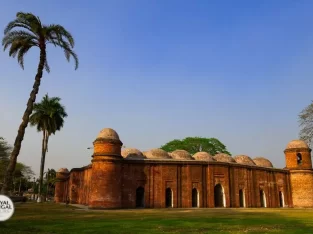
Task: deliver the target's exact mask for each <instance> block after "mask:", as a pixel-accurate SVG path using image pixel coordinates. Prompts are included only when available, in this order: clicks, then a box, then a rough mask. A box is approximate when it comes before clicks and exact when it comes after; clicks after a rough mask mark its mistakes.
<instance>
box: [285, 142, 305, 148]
mask: <svg viewBox="0 0 313 234" xmlns="http://www.w3.org/2000/svg"><path fill="white" fill-rule="evenodd" d="M308 148H309V146H308V144H307V143H306V142H305V141H302V140H292V141H290V142H289V143H288V144H287V146H286V149H308Z"/></svg>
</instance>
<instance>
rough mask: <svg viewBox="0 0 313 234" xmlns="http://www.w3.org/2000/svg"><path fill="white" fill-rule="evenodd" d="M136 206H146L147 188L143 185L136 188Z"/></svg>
mask: <svg viewBox="0 0 313 234" xmlns="http://www.w3.org/2000/svg"><path fill="white" fill-rule="evenodd" d="M136 207H137V208H143V207H145V189H144V188H143V187H138V188H137V189H136Z"/></svg>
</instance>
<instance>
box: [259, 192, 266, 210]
mask: <svg viewBox="0 0 313 234" xmlns="http://www.w3.org/2000/svg"><path fill="white" fill-rule="evenodd" d="M260 203H261V207H266V197H265V192H264V191H263V190H260Z"/></svg>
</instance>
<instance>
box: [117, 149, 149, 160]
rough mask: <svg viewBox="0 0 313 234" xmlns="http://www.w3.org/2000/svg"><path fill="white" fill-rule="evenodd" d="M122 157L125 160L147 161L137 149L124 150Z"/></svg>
mask: <svg viewBox="0 0 313 234" xmlns="http://www.w3.org/2000/svg"><path fill="white" fill-rule="evenodd" d="M122 157H123V158H125V159H145V158H146V157H145V156H144V155H143V154H142V153H141V152H140V151H139V150H138V149H135V148H126V149H123V150H122Z"/></svg>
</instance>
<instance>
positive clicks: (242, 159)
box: [234, 155, 255, 166]
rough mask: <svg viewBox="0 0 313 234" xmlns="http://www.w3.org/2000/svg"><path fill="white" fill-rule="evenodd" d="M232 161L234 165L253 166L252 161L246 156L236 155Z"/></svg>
mask: <svg viewBox="0 0 313 234" xmlns="http://www.w3.org/2000/svg"><path fill="white" fill-rule="evenodd" d="M234 159H235V161H236V163H239V164H245V165H250V166H254V165H255V163H254V162H253V160H252V159H251V158H250V157H249V156H247V155H236V156H234Z"/></svg>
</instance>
